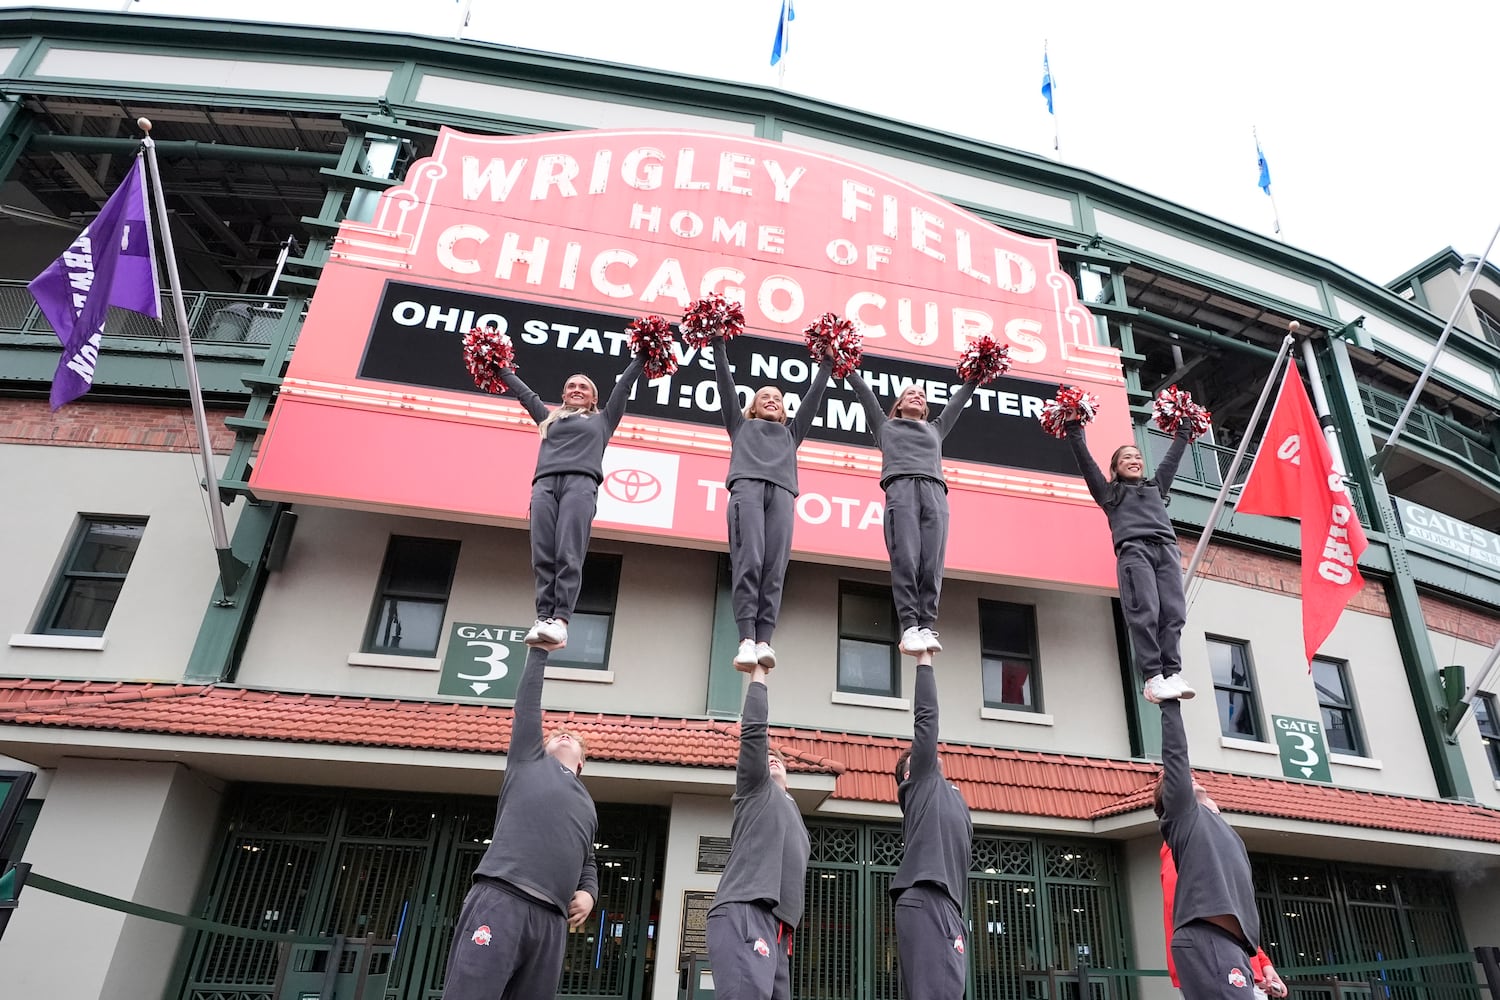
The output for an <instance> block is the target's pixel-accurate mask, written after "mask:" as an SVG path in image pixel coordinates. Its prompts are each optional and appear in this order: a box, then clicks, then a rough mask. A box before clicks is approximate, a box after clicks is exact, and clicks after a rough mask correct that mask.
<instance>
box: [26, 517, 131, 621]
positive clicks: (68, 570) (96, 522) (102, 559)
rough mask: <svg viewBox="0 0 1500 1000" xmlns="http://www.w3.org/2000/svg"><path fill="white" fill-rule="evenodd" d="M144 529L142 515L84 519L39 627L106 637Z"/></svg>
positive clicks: (53, 588)
mask: <svg viewBox="0 0 1500 1000" xmlns="http://www.w3.org/2000/svg"><path fill="white" fill-rule="evenodd" d="M145 532H146V522H145V519H143V518H142V519H137V518H121V517H85V518H83V519H82V521H81V523H80V524H79V526H78V531H77V533H76V534H75V535H74V536H73V541H72V543H71V544H70V545H69V548H68V557H67V559H66V560H64V562H63V566H62V571H61V572H60V573H59V574H58V577H57V582H56V583H55V584H54V585H53V587H52V595H51V597H50V598H49V599H48V601H47V605H46V610H45V611H44V612H43V614H42V627H41V628H40V629H39V630H38V631H40V632H42V633H44V634H47V635H103V634H104V626H105V625H108V624H109V616H110V614H111V612H113V611H114V610H115V602H116V601H118V600H119V599H120V590H121V588H123V587H124V586H125V574H126V573H128V572H130V564H131V562H132V561H134V559H135V550H136V549H137V548H138V547H139V546H140V544H141V536H142V535H143V534H145Z"/></svg>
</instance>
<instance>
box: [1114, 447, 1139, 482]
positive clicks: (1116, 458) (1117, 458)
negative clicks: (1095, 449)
mask: <svg viewBox="0 0 1500 1000" xmlns="http://www.w3.org/2000/svg"><path fill="white" fill-rule="evenodd" d="M1126 448H1135V450H1136V451H1141V449H1140V448H1138V447H1137V446H1136V445H1133V444H1122V445H1120V447H1118V448H1116V449H1115V453H1114V454H1113V455H1111V456H1109V481H1110V482H1116V481H1118V480H1119V478H1120V456H1121V455H1123V454H1125V449H1126ZM1145 467H1146V453H1145V452H1144V451H1141V469H1142V474H1143V475H1144V471H1145Z"/></svg>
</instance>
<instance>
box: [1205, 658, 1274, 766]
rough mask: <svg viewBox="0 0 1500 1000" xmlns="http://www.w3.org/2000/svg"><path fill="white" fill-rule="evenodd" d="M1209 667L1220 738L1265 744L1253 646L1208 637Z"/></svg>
mask: <svg viewBox="0 0 1500 1000" xmlns="http://www.w3.org/2000/svg"><path fill="white" fill-rule="evenodd" d="M1208 665H1209V669H1210V670H1211V671H1212V673H1213V678H1214V700H1215V701H1216V702H1218V706H1219V732H1220V734H1222V735H1224V736H1228V737H1230V738H1232V739H1240V740H1255V741H1256V742H1265V729H1264V727H1262V726H1261V720H1260V699H1259V698H1257V697H1256V693H1255V665H1254V663H1253V662H1252V661H1251V659H1250V644H1249V643H1248V642H1245V641H1244V640H1243V639H1228V638H1223V637H1220V636H1208Z"/></svg>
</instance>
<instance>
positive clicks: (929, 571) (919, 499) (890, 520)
mask: <svg viewBox="0 0 1500 1000" xmlns="http://www.w3.org/2000/svg"><path fill="white" fill-rule="evenodd" d="M885 549H886V551H887V552H889V553H890V556H891V597H892V598H894V600H895V603H896V618H897V620H898V621H900V622H901V627H902V628H903V629H908V628H911V627H913V626H916V627H917V628H932V627H933V626H934V625H936V624H937V614H938V595H939V594H940V593H941V592H942V589H943V558H944V555H945V553H946V552H947V549H948V491H947V490H945V489H944V488H943V486H942V484H941V483H939V482H937V481H936V480H933V479H928V478H927V477H926V476H902V477H901V478H900V479H892V480H891V482H890V485H889V486H887V487H886V488H885Z"/></svg>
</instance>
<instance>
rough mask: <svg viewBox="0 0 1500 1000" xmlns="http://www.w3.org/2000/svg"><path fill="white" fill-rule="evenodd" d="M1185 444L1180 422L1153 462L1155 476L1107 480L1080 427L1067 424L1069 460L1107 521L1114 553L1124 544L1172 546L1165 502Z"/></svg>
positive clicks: (1173, 540) (1174, 538) (1173, 534)
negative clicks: (1075, 463)
mask: <svg viewBox="0 0 1500 1000" xmlns="http://www.w3.org/2000/svg"><path fill="white" fill-rule="evenodd" d="M1187 443H1188V427H1187V423H1186V422H1184V423H1183V424H1182V425H1181V426H1180V427H1178V428H1177V436H1176V437H1174V438H1173V439H1172V446H1171V447H1170V448H1168V449H1167V453H1166V454H1165V455H1163V456H1162V460H1161V461H1160V462H1159V463H1157V466H1156V475H1154V476H1151V477H1150V478H1147V479H1142V480H1140V481H1139V482H1135V483H1127V482H1124V481H1123V480H1119V479H1116V480H1107V479H1105V478H1104V473H1103V472H1101V471H1100V470H1099V466H1098V464H1097V463H1096V462H1095V461H1094V456H1092V455H1090V454H1089V449H1088V444H1087V443H1086V442H1085V439H1084V436H1083V425H1082V424H1069V425H1068V446H1069V447H1071V448H1072V449H1073V457H1074V458H1075V459H1077V461H1078V471H1079V472H1081V473H1082V474H1083V481H1084V482H1085V483H1087V484H1088V488H1089V494H1090V495H1091V496H1092V497H1093V498H1094V502H1095V503H1097V504H1098V505H1099V506H1100V507H1103V508H1104V516H1105V517H1107V518H1109V532H1110V536H1111V537H1112V538H1113V540H1114V545H1115V551H1116V552H1119V551H1120V546H1122V545H1124V544H1125V543H1126V542H1135V541H1146V542H1164V543H1167V544H1174V543H1176V541H1177V533H1176V532H1175V531H1173V530H1172V519H1171V518H1170V517H1168V516H1167V502H1168V497H1169V496H1170V493H1169V491H1170V490H1171V488H1172V478H1173V477H1174V476H1176V475H1177V465H1178V463H1180V462H1181V461H1182V453H1183V452H1184V451H1185V450H1186V449H1187Z"/></svg>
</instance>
